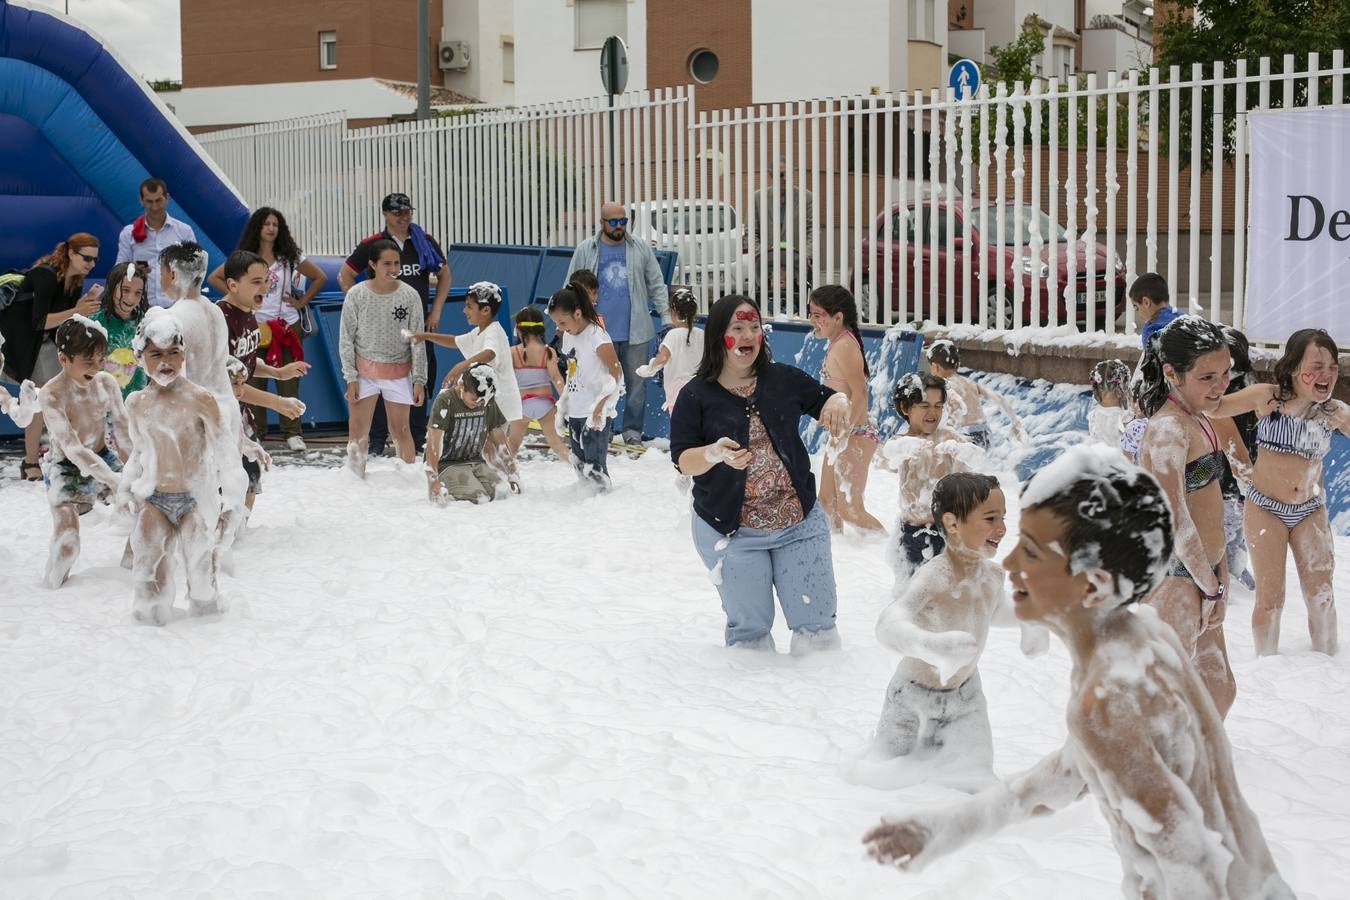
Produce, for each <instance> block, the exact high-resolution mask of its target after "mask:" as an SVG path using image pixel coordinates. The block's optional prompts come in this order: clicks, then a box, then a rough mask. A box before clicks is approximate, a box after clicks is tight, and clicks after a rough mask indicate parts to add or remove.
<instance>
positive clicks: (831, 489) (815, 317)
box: [807, 284, 886, 534]
mask: <svg viewBox="0 0 1350 900" xmlns="http://www.w3.org/2000/svg"><path fill="white" fill-rule="evenodd" d="M807 310H808V318H809V319H810V321H811V332H812V334H814V335H815V336H816V337H818V338H822V339H824V340H827V341H829V342H830V349H829V350H827V351H826V352H825V362H824V364H822V365H821V367H820V382H821V384H823V385H825V386H826V387H828V388H832V389H834V390H836V391H839V392H840V393H841V394H843V395H844V396H845V397H847V398H848V402H849V408H850V409H851V410H852V411H853V424H852V428H851V429H850V430H849V433H848V434H847V435H845V436H844V439H843V441H841V442H839V443H837V444H831V445H830V449H829V450H828V451H827V452H826V454H825V459H824V461H823V462H822V463H821V466H820V505H821V508H822V509H823V510H824V511H825V515H827V516H829V518H830V527H831V528H833V529H834V530H835V531H841V530H842V529H843V527H844V523H845V522H847V523H848V524H850V525H852V526H853V527H855V528H857V529H859V530H861V531H867V532H873V533H876V534H885V533H886V527H885V526H884V525H882V524H881V523H880V522H879V521H877V519H876V517H874V516H873V515H872V514H871V513H869V512H868V511H867V510H866V509H865V508H864V507H863V495H864V494H865V492H866V489H867V474H868V472H869V471H870V470H871V468H872V457H873V456H874V455H875V454H876V452H877V447H878V445H880V443H881V435H880V434H879V433H878V432H877V426H876V423H874V422H872V421H871V419H870V418H869V414H868V410H869V408H870V404H869V403H868V396H867V379H868V378H869V377H870V375H871V373H870V372H869V371H868V370H867V359H866V357H865V356H864V355H863V346H862V337H861V336H860V335H859V334H858V306H857V304H856V303H855V302H854V300H853V295H852V294H850V293H849V292H848V289H847V288H843V287H840V286H839V285H834V284H832V285H826V286H824V287H818V288H816V289H815V290H814V291H812V292H811V300H810V303H809V304H808V306H807Z"/></svg>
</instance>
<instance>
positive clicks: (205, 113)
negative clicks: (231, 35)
mask: <svg viewBox="0 0 1350 900" xmlns="http://www.w3.org/2000/svg"><path fill="white" fill-rule="evenodd" d="M159 97H160V99H161V100H163V101H164V102H165V103H166V104H168V105H169V107H170V108H171V109H172V110H173V111H174V114H175V115H176V116H178V121H180V122H182V123H183V125H184V127H187V128H193V127H197V126H205V125H248V124H253V123H255V122H277V121H280V120H282V119H291V118H295V117H296V116H309V115H314V114H317V113H325V112H334V111H337V110H343V111H345V112H346V113H347V117H348V118H349V119H380V118H387V117H389V116H394V115H411V114H413V113H415V112H416V111H417V100H416V99H415V98H412V97H405V96H403V95H402V94H400V93H399V92H397V91H394V90H390V89H389V88H387V87H385V86H383V85H381V84H380V83H379V82H378V81H376V80H375V79H374V78H350V79H343V80H340V81H295V82H287V83H283V84H240V85H227V86H224V87H198V88H185V89H183V90H181V91H165V92H164V93H161V94H160V95H159Z"/></svg>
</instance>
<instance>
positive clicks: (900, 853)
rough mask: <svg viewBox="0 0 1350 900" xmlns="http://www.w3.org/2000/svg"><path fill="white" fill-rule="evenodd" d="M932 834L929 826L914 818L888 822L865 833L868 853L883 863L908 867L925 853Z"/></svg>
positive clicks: (864, 837)
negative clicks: (926, 826)
mask: <svg viewBox="0 0 1350 900" xmlns="http://www.w3.org/2000/svg"><path fill="white" fill-rule="evenodd" d="M929 837H930V834H929V831H928V829H927V828H925V827H924V826H922V825H920V824H919V823H918V822H916V821H914V820H912V819H911V820H905V821H900V822H887V821H886V820H885V819H882V821H881V824H880V825H878V826H877V827H876V828H873V829H872V830H871V831H869V832H867V834H865V835H863V843H864V844H866V845H867V855H868V856H870V857H872V858H873V859H875V860H876V861H877V862H879V863H881V864H882V865H892V866H895V867H897V868H900V869H908V868H910V866H911V865H913V863H914V861H915V860H916V858H917V857H918V856H919V855H920V854H922V853H923V850H924V847H925V846H926V845H927V844H928V840H929Z"/></svg>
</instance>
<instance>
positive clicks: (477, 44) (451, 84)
mask: <svg viewBox="0 0 1350 900" xmlns="http://www.w3.org/2000/svg"><path fill="white" fill-rule="evenodd" d="M538 2H539V0H535V3H533V4H530V5H538ZM442 9H443V14H442V17H441V21H442V23H443V24H442V25H441V35H440V40H442V41H468V42H469V68H468V69H466V70H464V71H450V72H444V73H442V74H443V75H444V76H445V86H446V87H448V88H450V89H451V90H453V91H459V92H460V93H461V94H464V95H466V96H469V97H473V98H475V99H477V100H482V101H483V102H484V103H488V104H492V105H509V104H511V103H512V102H514V100H515V94H516V90H515V85H514V84H510V83H508V82H506V81H503V80H502V38H503V37H509V36H511V35H512V33H513V29H512V22H513V18H514V16H513V13H514V5H513V4H512V3H511V2H507V0H444V6H443V7H442Z"/></svg>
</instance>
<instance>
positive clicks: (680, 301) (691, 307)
mask: <svg viewBox="0 0 1350 900" xmlns="http://www.w3.org/2000/svg"><path fill="white" fill-rule="evenodd" d="M670 312H671V315H672V317H674V318H677V319H678V320H679V321H680V322H684V323H686V327H687V328H688V330H687V331H686V332H685V335H684V343H685V345H686V346H687V345H688V344H689V342H690V340H692V338H693V337H694V320H695V319H696V318H698V298H697V297H695V296H694V292H693V291H691V290H689V288H683V287H682V288H676V289H675V290H673V291H671V292H670Z"/></svg>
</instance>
